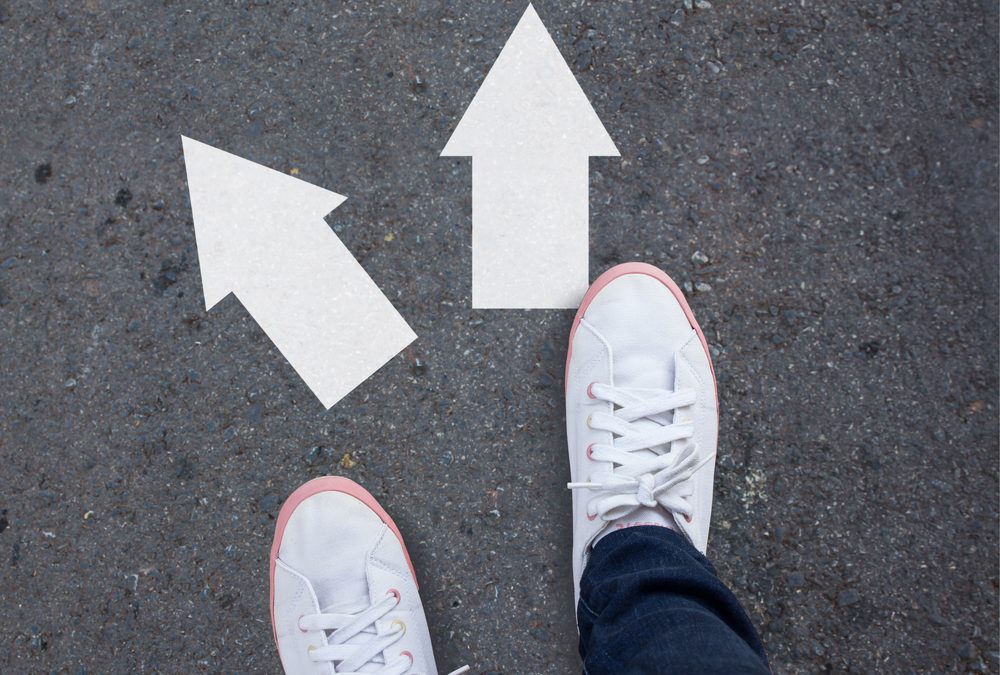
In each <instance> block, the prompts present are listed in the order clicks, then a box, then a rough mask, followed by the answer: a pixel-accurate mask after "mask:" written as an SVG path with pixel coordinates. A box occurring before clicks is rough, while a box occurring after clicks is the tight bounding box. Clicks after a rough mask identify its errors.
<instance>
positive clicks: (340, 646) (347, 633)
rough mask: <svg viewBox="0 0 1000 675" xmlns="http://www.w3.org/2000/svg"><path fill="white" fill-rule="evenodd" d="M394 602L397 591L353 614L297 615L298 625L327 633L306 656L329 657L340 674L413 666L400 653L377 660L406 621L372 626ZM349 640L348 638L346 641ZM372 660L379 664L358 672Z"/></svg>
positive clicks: (392, 674) (394, 674) (402, 672)
mask: <svg viewBox="0 0 1000 675" xmlns="http://www.w3.org/2000/svg"><path fill="white" fill-rule="evenodd" d="M398 604H399V596H398V595H386V597H385V599H384V600H382V601H380V602H377V603H375V604H374V605H372V606H371V607H369V608H368V609H366V610H364V611H362V612H359V613H357V614H342V613H322V614H309V615H306V616H303V617H302V618H301V619H299V628H301V629H302V630H306V631H316V630H322V631H326V632H327V633H328V635H327V645H326V646H325V647H318V648H316V649H310V650H309V658H311V659H312V660H313V661H332V662H333V663H334V666H335V669H336V671H337V673H338V674H340V673H342V674H343V675H372V674H373V673H375V674H376V675H406V674H407V673H409V672H410V668H411V667H412V666H413V657H411V656H409V655H407V654H405V653H404V654H403V656H402V657H401V658H399V659H396V660H395V661H392V662H386V663H384V664H383V663H382V662H381V660H380V654H381V653H382V652H383V651H384V650H385V649H388V648H389V647H390V646H392V645H393V644H394V643H395V642H396V641H397V640H399V639H400V638H401V637H403V634H404V633H406V624H405V623H403V622H402V621H393V622H392V623H391V624H390V630H389V631H388V632H386V633H382V634H381V635H380V634H378V632H377V631H376V629H375V622H376V621H378V620H379V619H381V618H382V617H383V616H385V615H386V614H388V613H389V612H391V611H392V610H393V609H394V608H395V607H396V605H398ZM330 631H332V633H330ZM355 638H357V639H355ZM349 640H352V641H351V642H348V641H349ZM372 664H374V665H380V666H382V668H381V669H379V670H377V671H366V672H361V668H364V667H365V666H367V665H372ZM468 670H469V667H468V666H462V667H461V668H459V669H458V670H456V671H453V672H452V673H450V674H449V675H460V673H464V672H467V671H468ZM428 675H433V674H432V673H428Z"/></svg>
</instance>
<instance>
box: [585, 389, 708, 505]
mask: <svg viewBox="0 0 1000 675" xmlns="http://www.w3.org/2000/svg"><path fill="white" fill-rule="evenodd" d="M589 393H590V395H591V396H593V397H594V398H596V399H600V400H602V401H607V402H609V403H611V404H613V406H614V411H613V412H611V413H608V412H597V413H594V414H593V415H591V416H590V417H589V418H588V420H587V424H588V425H589V426H590V428H591V429H597V430H600V431H610V432H611V433H612V434H613V436H614V438H615V442H614V445H605V444H600V443H597V444H594V445H592V446H591V448H590V456H591V457H592V458H593V459H594V460H596V461H598V462H611V463H612V469H611V471H610V472H607V473H603V474H599V475H591V476H590V477H589V480H588V481H586V482H579V483H569V484H568V485H567V487H569V488H570V489H571V490H577V489H586V490H594V491H597V492H600V493H601V495H600V496H595V497H594V498H593V499H591V500H590V502H589V503H588V505H587V515H588V516H589V517H591V518H594V517H598V516H599V517H600V518H601V519H602V520H604V521H611V520H617V519H619V518H622V517H624V516H627V515H628V514H630V513H632V512H633V511H635V510H636V509H637V508H639V507H640V506H645V507H649V508H654V507H656V506H661V507H663V508H664V509H666V510H667V511H668V512H670V514H671V515H673V516H674V518H675V519H676V518H677V516H682V517H684V518H685V519H686V520H690V518H691V515H692V509H691V504H690V503H689V502H688V497H690V496H691V494H692V490H691V487H690V483H688V479H689V478H691V476H692V475H694V473H695V471H697V470H698V469H699V468H700V467H701V466H702V465H704V464H705V463H706V462H709V461H711V460H712V459H713V456H712V455H710V456H708V457H701V458H699V457H698V455H697V452H696V451H697V448H696V446H695V444H694V441H693V440H692V438H693V436H694V425H693V424H692V423H690V422H689V423H674V422H672V421H668V418H667V415H668V414H670V415H671V420H672V414H673V413H674V411H675V410H677V409H678V408H683V407H684V406H689V405H692V404H693V403H695V401H696V400H697V394H696V392H695V391H694V390H684V391H667V390H665V389H639V388H629V387H613V386H611V385H606V384H600V383H597V382H595V383H594V384H592V385H590V388H589ZM644 420H648V421H651V422H655V425H653V424H649V423H648V422H647V423H643V422H642V421H644ZM685 439H686V440H687V442H686V443H684V444H683V445H681V446H680V448H677V447H673V446H672V445H671V444H672V443H673V442H674V441H678V440H685Z"/></svg>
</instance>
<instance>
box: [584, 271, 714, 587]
mask: <svg viewBox="0 0 1000 675" xmlns="http://www.w3.org/2000/svg"><path fill="white" fill-rule="evenodd" d="M593 383H597V385H596V387H597V391H599V392H601V393H602V395H603V396H605V397H609V396H614V397H617V398H619V399H621V400H627V402H625V403H620V404H619V405H615V404H613V403H612V402H609V401H608V400H606V399H604V398H600V397H595V396H594V395H593V392H594V389H593V388H591V385H592V384H593ZM601 385H604V386H601ZM588 388H590V389H588ZM609 392H610V393H609ZM663 401H666V402H667V406H668V407H671V406H672V405H673V403H676V402H677V401H681V402H682V403H683V405H679V406H678V407H676V408H672V409H670V410H663V411H661V410H658V409H657V407H656V406H657V403H658V402H663ZM650 402H651V403H650ZM672 402H673V403H672ZM643 406H645V407H646V408H649V409H650V410H653V411H654V412H652V413H650V415H649V416H648V417H647V416H641V417H639V418H637V419H634V420H632V419H627V420H622V419H620V416H621V414H622V413H627V412H629V411H630V410H631V411H635V410H640V414H642V412H641V411H642V409H643ZM661 407H662V406H661ZM616 415H618V417H616ZM608 426H611V427H614V428H615V429H616V430H617V431H618V433H614V432H612V431H609V430H607V428H606V427H608ZM602 427H603V428H602ZM666 427H669V429H667V428H666ZM566 433H567V438H568V442H569V458H570V470H571V474H572V481H573V483H574V484H575V485H573V487H575V488H579V489H574V490H573V576H574V584H575V589H576V598H577V600H579V589H580V577H581V575H582V573H583V568H584V566H585V565H586V563H587V560H588V558H589V555H590V550H591V546H592V545H593V544H594V542H595V540H597V539H599V538H600V536H602V535H603V534H604V533H605V532H607V531H608V529H609V528H613V527H628V526H631V525H643V524H651V523H662V522H668V523H669V525H670V526H671V527H672V529H675V530H677V531H679V532H681V533H682V534H683V535H684V536H685V537H687V538H688V540H689V541H691V543H692V544H693V545H694V546H695V547H696V548H697V549H698V550H699V551H701V552H704V551H705V548H706V545H707V542H708V530H709V524H710V521H711V515H712V482H713V478H714V473H715V452H716V445H717V439H718V408H717V399H716V388H715V377H714V374H713V371H712V365H711V360H710V358H709V355H708V347H707V343H706V342H705V341H704V338H703V337H702V334H701V331H700V329H699V328H698V327H697V324H696V323H695V321H694V318H693V316H692V315H691V313H690V308H688V306H687V303H686V301H685V300H684V298H683V295H682V294H681V292H680V290H679V289H678V288H677V286H676V284H674V283H673V281H671V280H670V279H669V277H667V275H666V274H664V273H663V272H662V271H660V270H658V269H657V268H655V267H652V266H650V265H645V264H642V263H627V264H624V265H619V266H617V267H615V268H613V269H611V270H608V271H607V272H605V273H604V274H603V275H601V277H600V278H598V280H597V281H595V282H594V285H593V286H591V289H590V291H588V293H587V295H586V296H585V297H584V301H583V304H582V305H581V306H580V309H579V311H578V312H577V318H576V320H575V321H574V327H573V332H572V334H571V336H570V352H569V356H568V357H567V362H566ZM664 435H666V437H667V438H673V437H675V436H683V437H679V438H677V439H676V440H671V441H667V442H663V441H661V440H656V443H657V444H656V445H652V446H650V447H645V446H644V442H645V440H649V439H657V436H659V437H660V438H663V437H664ZM644 439H645V440H644ZM623 451H624V452H623ZM609 457H610V458H611V459H609ZM615 459H621V460H623V462H625V463H627V464H628V466H625V467H623V466H622V464H620V463H619V462H617V461H614V460H615ZM649 465H652V466H654V467H655V468H654V469H652V470H651V471H650V472H649V473H647V474H641V473H640V475H638V476H633V475H632V473H635V472H636V471H638V472H642V471H645V470H646V469H645V468H644V467H645V466H649ZM682 469H683V470H682ZM675 482H676V484H674V483H675ZM664 504H667V506H669V507H670V508H666V507H665V506H664ZM688 517H690V520H688Z"/></svg>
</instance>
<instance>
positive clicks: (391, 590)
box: [385, 588, 403, 605]
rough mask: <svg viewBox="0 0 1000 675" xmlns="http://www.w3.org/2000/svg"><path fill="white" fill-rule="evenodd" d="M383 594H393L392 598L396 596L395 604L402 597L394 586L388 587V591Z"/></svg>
mask: <svg viewBox="0 0 1000 675" xmlns="http://www.w3.org/2000/svg"><path fill="white" fill-rule="evenodd" d="M385 594H386V595H391V596H393V597H394V598H396V604H397V605H398V604H399V603H400V602H401V601H402V599H403V597H402V596H401V595H400V593H399V591H398V590H396V589H395V588H390V589H389V590H388V591H386V592H385Z"/></svg>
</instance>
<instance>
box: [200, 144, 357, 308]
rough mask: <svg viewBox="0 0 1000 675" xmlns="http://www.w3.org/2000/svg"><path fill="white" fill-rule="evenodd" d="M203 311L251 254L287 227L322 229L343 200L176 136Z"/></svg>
mask: <svg viewBox="0 0 1000 675" xmlns="http://www.w3.org/2000/svg"><path fill="white" fill-rule="evenodd" d="M181 144H182V146H183V149H184V168H185V171H186V172H187V179H188V194H189V196H190V199H191V213H192V216H193V219H194V231H195V239H196V241H197V245H198V262H199V266H200V267H201V280H202V287H203V289H204V292H205V307H206V309H211V308H212V307H214V306H215V305H216V304H217V303H218V302H219V301H220V300H222V299H223V298H225V297H226V296H227V295H229V293H230V292H232V291H233V290H235V284H236V282H237V281H239V279H237V278H236V277H238V276H239V275H240V274H241V273H242V272H241V271H242V270H243V269H244V266H245V264H246V261H248V260H250V259H251V258H252V257H253V256H252V255H250V252H252V251H256V250H259V249H261V248H267V247H268V246H270V245H272V244H273V242H274V241H275V240H276V239H280V238H281V237H282V236H284V235H285V234H286V232H287V230H288V228H290V227H302V226H303V225H302V223H317V222H318V225H319V226H323V223H322V218H323V217H324V216H326V215H327V214H328V213H330V212H331V211H333V210H334V209H335V208H337V207H338V206H340V205H341V204H342V203H343V202H344V200H345V199H347V198H346V197H344V196H343V195H339V194H337V193H335V192H330V191H329V190H325V189H323V188H321V187H317V186H315V185H312V184H311V183H307V182H305V181H303V180H299V179H298V178H295V177H293V176H289V175H287V174H284V173H282V172H280V171H275V170H273V169H269V168H267V167H266V166H262V165H260V164H256V163H254V162H251V161H249V160H246V159H243V158H242V157H238V156H237V155H233V154H230V153H228V152H225V151H223V150H219V149H218V148H214V147H212V146H211V145H208V144H206V143H201V142H200V141H196V140H194V139H192V138H188V137H187V136H181Z"/></svg>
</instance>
